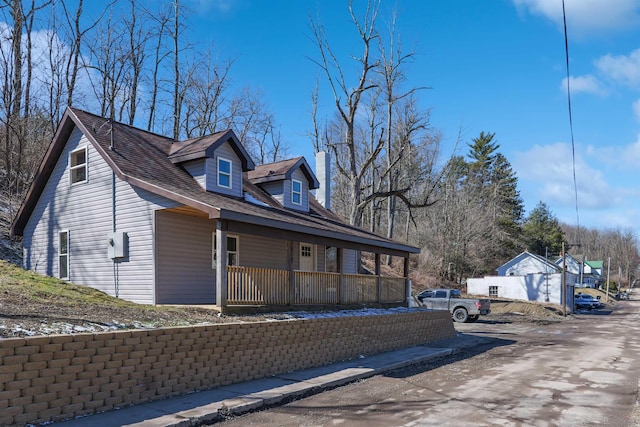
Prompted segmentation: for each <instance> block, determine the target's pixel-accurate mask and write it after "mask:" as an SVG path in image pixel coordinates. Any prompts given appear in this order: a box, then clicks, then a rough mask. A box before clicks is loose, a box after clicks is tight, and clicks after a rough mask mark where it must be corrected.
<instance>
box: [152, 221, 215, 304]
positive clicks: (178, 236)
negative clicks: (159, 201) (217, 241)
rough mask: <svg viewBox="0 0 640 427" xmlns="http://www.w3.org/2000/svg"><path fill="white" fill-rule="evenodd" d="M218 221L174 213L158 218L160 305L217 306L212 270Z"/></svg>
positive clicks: (157, 294)
mask: <svg viewBox="0 0 640 427" xmlns="http://www.w3.org/2000/svg"><path fill="white" fill-rule="evenodd" d="M215 230H216V223H215V221H212V220H208V219H204V218H196V217H192V216H186V215H180V214H176V213H171V212H162V211H160V212H157V214H156V254H157V258H158V263H157V279H156V283H157V285H156V302H157V303H158V304H215V302H216V276H215V270H214V269H213V268H212V250H213V245H212V243H213V233H214V232H215Z"/></svg>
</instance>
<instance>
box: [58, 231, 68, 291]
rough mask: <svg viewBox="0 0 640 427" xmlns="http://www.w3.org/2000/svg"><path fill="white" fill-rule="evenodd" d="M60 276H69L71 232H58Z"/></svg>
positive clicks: (62, 277) (64, 277)
mask: <svg viewBox="0 0 640 427" xmlns="http://www.w3.org/2000/svg"><path fill="white" fill-rule="evenodd" d="M58 277H60V279H68V278H69V232H68V231H61V232H60V233H58Z"/></svg>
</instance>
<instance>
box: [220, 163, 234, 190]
mask: <svg viewBox="0 0 640 427" xmlns="http://www.w3.org/2000/svg"><path fill="white" fill-rule="evenodd" d="M232 167H233V164H232V163H231V160H227V159H223V158H222V157H218V187H224V188H231V171H232V170H233V169H232Z"/></svg>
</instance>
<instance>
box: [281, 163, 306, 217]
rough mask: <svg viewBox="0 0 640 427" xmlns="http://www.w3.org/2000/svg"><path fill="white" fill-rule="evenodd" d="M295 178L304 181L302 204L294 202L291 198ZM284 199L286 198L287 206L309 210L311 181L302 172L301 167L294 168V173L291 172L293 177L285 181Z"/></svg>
mask: <svg viewBox="0 0 640 427" xmlns="http://www.w3.org/2000/svg"><path fill="white" fill-rule="evenodd" d="M294 179H295V180H298V181H300V182H301V183H302V198H301V204H299V205H296V204H294V203H293V202H292V200H291V195H292V193H293V191H292V184H293V180H294ZM283 199H284V204H283V205H284V207H286V208H290V209H295V210H298V211H304V212H308V211H309V181H308V180H307V177H306V176H305V175H304V173H302V171H301V170H300V168H298V169H296V170H294V171H293V173H292V174H291V179H288V180H286V181H285V182H284V195H283Z"/></svg>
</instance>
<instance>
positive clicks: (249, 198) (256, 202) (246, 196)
mask: <svg viewBox="0 0 640 427" xmlns="http://www.w3.org/2000/svg"><path fill="white" fill-rule="evenodd" d="M244 199H245V200H246V201H247V202H249V203H253V204H254V205H258V206H265V207H267V208H268V207H269V205H268V204H266V203H264V202H261V201H260V200H258V199H256V198H255V197H253V196H252V195H251V194H249V193H244Z"/></svg>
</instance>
